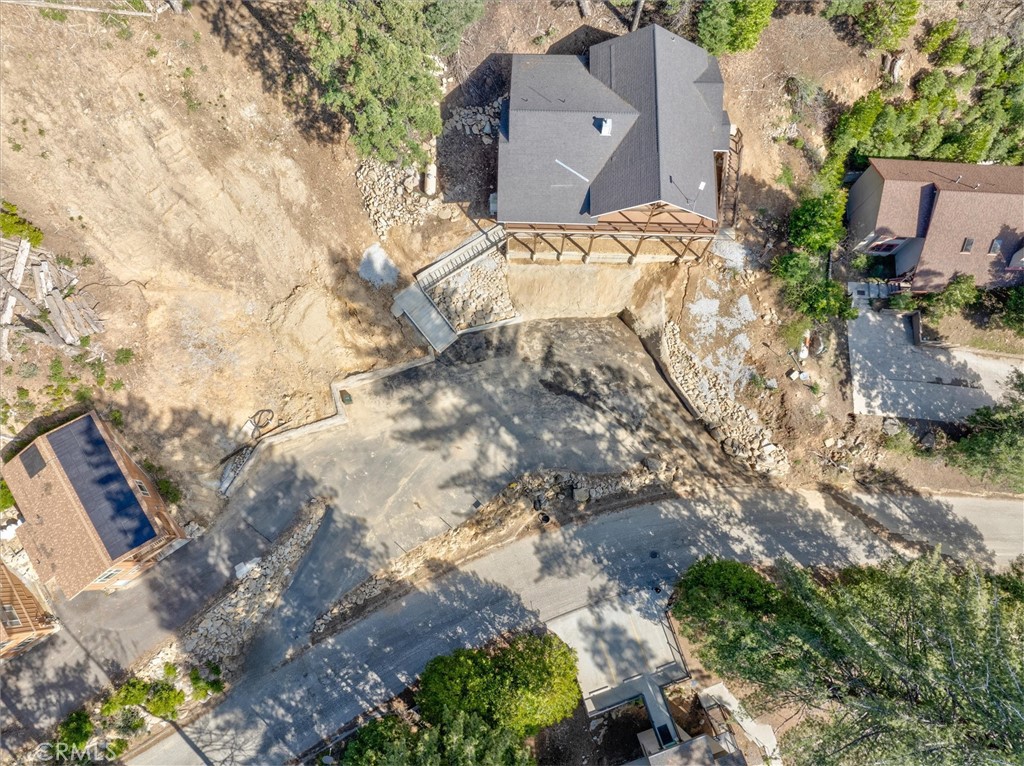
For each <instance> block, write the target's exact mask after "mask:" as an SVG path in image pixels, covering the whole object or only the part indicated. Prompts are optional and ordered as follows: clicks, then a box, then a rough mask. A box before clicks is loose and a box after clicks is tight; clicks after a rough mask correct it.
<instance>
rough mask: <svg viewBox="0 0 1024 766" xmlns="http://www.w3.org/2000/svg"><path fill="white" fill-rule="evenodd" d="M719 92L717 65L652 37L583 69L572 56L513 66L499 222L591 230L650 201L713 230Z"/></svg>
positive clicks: (619, 43) (648, 31)
mask: <svg viewBox="0 0 1024 766" xmlns="http://www.w3.org/2000/svg"><path fill="white" fill-rule="evenodd" d="M723 90H724V85H723V83H722V75H721V71H720V70H719V68H718V62H717V61H716V60H715V59H714V57H712V56H709V55H708V54H707V52H706V51H704V50H703V49H701V48H699V47H697V46H696V45H694V44H693V43H690V42H687V41H686V40H683V39H682V38H680V37H677V36H676V35H673V34H672V33H671V32H668V31H667V30H665V29H663V28H661V27H659V26H650V27H646V28H644V29H641V30H639V31H637V32H634V33H632V34H628V35H624V36H623V37H618V38H615V39H612V40H608V41H606V42H603V43H599V44H598V45H595V46H593V47H592V48H591V49H590V57H589V69H588V68H587V67H585V66H584V64H583V61H582V60H581V59H580V58H579V57H576V56H544V55H540V56H538V55H531V56H520V55H517V56H513V57H512V87H511V92H510V95H509V103H508V108H507V110H506V115H505V117H504V119H503V122H502V131H501V135H500V136H499V142H498V220H500V221H508V222H523V223H563V224H588V223H594V222H595V218H596V216H599V215H604V214H605V213H610V212H614V211H616V210H623V209H626V208H630V207H636V206H639V205H645V204H648V203H651V202H658V201H662V202H667V203H669V204H672V205H675V206H677V207H680V208H683V209H685V210H691V211H693V212H695V213H698V214H700V215H702V216H706V217H707V218H712V219H715V218H717V217H718V210H717V197H718V195H717V188H716V179H715V163H714V154H713V153H714V151H716V150H726V149H728V148H729V118H728V115H726V114H725V112H724V111H723V110H722V95H723ZM601 119H609V120H610V121H611V135H610V136H603V135H601V130H600V121H601ZM701 182H703V183H704V189H703V190H700V188H699V186H700V184H701Z"/></svg>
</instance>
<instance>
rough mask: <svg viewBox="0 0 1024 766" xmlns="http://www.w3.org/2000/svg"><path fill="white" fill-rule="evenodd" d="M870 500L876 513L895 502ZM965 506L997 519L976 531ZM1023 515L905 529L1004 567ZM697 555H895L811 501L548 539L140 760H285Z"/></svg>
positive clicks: (1001, 509) (608, 526) (623, 523)
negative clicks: (501, 646)
mask: <svg viewBox="0 0 1024 766" xmlns="http://www.w3.org/2000/svg"><path fill="white" fill-rule="evenodd" d="M868 501H869V505H870V509H869V510H872V511H873V510H876V509H878V508H880V507H884V506H885V505H886V504H887V503H888V502H889V501H886V503H879V502H878V501H875V500H874V499H870V498H869V499H868ZM960 509H963V510H964V512H965V514H966V516H967V517H978V518H979V519H983V518H984V517H986V516H987V515H989V514H995V515H998V516H999V517H1001V521H999V522H989V521H985V522H984V523H983V525H982V526H980V527H976V526H974V525H973V524H971V523H970V522H969V521H968V520H966V519H965V517H963V516H961V515H960V513H959V511H960ZM1021 513H1024V509H1022V507H1021V503H1020V502H1019V501H982V500H976V499H973V498H938V499H933V500H930V501H929V500H920V501H919V502H918V504H917V511H916V512H915V513H914V514H912V515H911V516H908V517H906V518H905V519H904V522H903V523H905V525H906V528H905V531H906V532H908V533H911V532H917V533H920V534H919V535H918V536H919V537H923V538H927V536H928V535H931V534H937V535H939V536H940V537H943V536H945V535H947V534H949V531H950V530H952V531H953V532H955V533H956V534H957V535H958V536H959V546H958V547H959V549H960V550H961V551H964V552H967V551H971V552H980V551H984V550H985V549H986V548H987V547H988V545H987V544H988V540H987V539H986V537H985V535H986V534H989V533H991V534H993V537H992V540H991V544H992V546H993V547H994V548H995V549H997V550H998V551H999V553H998V555H997V554H995V553H993V554H992V558H993V559H998V560H1000V561H1005V560H1006V559H1007V557H1008V556H1009V554H1011V553H1013V552H1014V551H1016V552H1018V553H1019V552H1022V551H1024V518H1022V517H1020V514H1021ZM913 518H917V519H918V522H917V524H916V526H915V523H914V521H913ZM1018 521H1019V522H1020V523H1017V522H1018ZM1018 531H1019V536H1018ZM652 552H656V553H657V556H656V557H652ZM703 554H715V555H723V556H729V557H734V558H738V559H761V560H764V559H773V558H776V557H779V556H792V557H793V558H794V559H795V560H797V561H799V562H801V563H803V564H816V563H828V564H833V565H835V564H842V563H847V562H866V561H875V560H879V559H881V558H884V557H886V556H888V555H890V554H891V550H890V549H889V548H888V547H887V546H886V545H885V544H884V543H882V542H881V541H880V540H879V539H878V538H876V537H874V536H873V535H871V534H869V533H868V532H867V530H866V528H865V527H864V526H863V524H861V523H860V522H859V521H857V520H855V519H854V518H853V517H852V516H850V515H849V514H848V513H847V512H846V511H844V510H843V509H842V507H841V506H839V505H838V504H837V503H836V502H835V501H833V500H832V499H831V498H829V497H827V496H823V495H820V494H818V493H814V492H803V493H792V492H783V491H766V490H761V491H750V490H745V489H742V490H733V491H725V492H722V493H720V496H719V497H718V499H716V500H686V499H680V500H674V501H670V502H665V503H660V504H657V505H652V506H645V507H640V508H634V509H630V510H627V511H622V512H619V513H616V514H610V515H608V516H604V517H599V518H597V519H595V520H594V521H592V522H590V523H588V524H585V525H578V526H572V527H567V528H565V529H562V530H554V531H546V532H545V533H543V534H541V535H539V536H537V537H534V538H528V539H525V540H521V541H518V542H516V543H514V544H512V545H509V546H507V547H505V548H503V549H501V550H499V551H496V552H495V553H492V554H490V555H488V556H486V557H484V558H481V559H479V560H477V561H475V562H472V563H471V564H469V565H467V566H465V567H463V568H462V569H461V570H459V571H458V572H455V573H453V574H452V575H450V576H447V577H445V578H443V579H442V580H440V581H438V582H436V583H434V584H432V585H431V586H430V587H428V588H425V589H424V590H422V591H418V592H416V593H413V594H411V595H409V596H408V597H406V598H404V599H402V600H401V602H399V603H396V604H393V605H391V606H390V607H388V608H387V609H384V610H381V611H379V612H377V613H374V614H372V615H370V616H369V617H368V618H367V619H365V620H364V621H362V622H360V623H358V624H356V625H354V626H353V627H351V628H350V629H348V630H347V631H344V632H343V633H340V634H338V635H336V636H334V637H332V638H331V639H328V640H327V641H325V642H323V643H321V644H318V645H317V646H315V647H314V648H312V649H311V650H310V651H308V652H306V653H305V654H303V655H301V656H300V657H299V658H298V659H296V660H294V661H292V662H291V663H289V664H286V665H284V666H282V667H279V668H277V669H275V670H273V671H272V672H264V673H263V674H261V675H252V676H250V677H248V678H246V679H245V680H244V681H242V682H241V683H240V684H239V685H238V686H236V687H235V688H234V689H233V690H232V692H231V694H229V696H228V697H227V698H226V699H225V701H224V702H223V703H222V704H221V705H220V706H219V707H218V708H216V709H215V710H214V711H213V712H212V713H211V714H210V715H209V716H207V717H205V718H204V719H202V720H201V721H199V722H197V723H196V724H195V725H192V726H188V727H186V728H185V730H184V732H183V733H182V735H181V736H179V735H175V736H172V737H169V738H168V739H165V740H163V741H162V742H160V743H159V744H158V745H156V746H155V747H153V748H152V749H150V750H149V751H147V752H145V753H143V754H141V755H140V756H139V757H138V758H137V759H136V760H134V761H133V763H136V764H154V765H156V764H161V765H170V764H174V765H176V764H193V763H204V762H213V763H257V762H259V763H280V762H283V761H285V760H286V759H288V758H289V757H291V756H292V755H294V754H295V753H298V752H301V751H302V750H304V749H305V748H307V747H310V746H311V745H313V744H315V742H316V741H317V740H318V739H319V738H320V737H322V736H325V735H328V734H330V733H332V732H333V731H335V730H336V729H337V728H338V727H340V726H341V725H343V724H345V723H346V722H347V721H349V720H351V719H352V718H353V717H355V715H357V714H358V713H360V712H362V711H364V710H366V709H368V708H372V707H374V706H376V705H378V704H380V703H382V702H383V701H385V700H386V699H389V698H390V697H392V696H393V695H394V694H396V693H398V692H400V691H401V690H402V689H403V688H405V687H406V686H407V685H408V684H409V683H410V682H411V681H412V680H413V679H414V678H415V677H416V675H417V674H418V673H419V672H420V671H421V670H422V669H423V667H424V666H425V664H426V662H427V661H428V660H429V659H430V658H432V657H434V656H436V655H438V654H442V653H446V652H449V651H451V650H452V649H454V648H456V647H459V646H472V645H479V644H482V643H484V642H486V641H487V640H489V639H490V638H492V637H494V636H495V635H497V634H498V633H500V632H502V631H505V630H508V629H512V628H517V627H523V626H527V625H530V624H534V623H537V622H544V621H547V620H551V619H553V618H555V617H557V616H559V615H563V614H566V613H568V612H571V611H573V610H576V609H579V608H583V607H586V606H588V605H590V604H596V603H598V602H601V601H603V600H606V599H607V598H609V597H610V596H612V595H617V596H618V597H619V598H622V599H625V600H626V602H627V603H629V604H630V605H631V606H633V607H634V608H636V609H638V610H644V609H647V610H650V609H663V608H664V601H663V600H662V601H652V600H651V599H650V596H649V594H650V592H651V591H652V590H653V588H654V587H656V586H665V585H668V584H670V583H671V582H673V580H674V579H675V577H676V575H677V573H678V572H680V571H681V570H682V569H683V568H685V567H686V566H688V565H689V564H690V563H692V562H693V561H694V560H695V559H696V558H697V557H699V556H701V555H703ZM663 593H667V589H665V588H663ZM652 604H653V606H652ZM614 651H615V649H614V647H609V653H612V652H614Z"/></svg>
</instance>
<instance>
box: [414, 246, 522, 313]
mask: <svg viewBox="0 0 1024 766" xmlns="http://www.w3.org/2000/svg"><path fill="white" fill-rule="evenodd" d="M430 297H431V299H432V300H433V301H434V305H436V306H437V308H438V310H439V311H440V312H441V313H442V314H444V315H445V317H447V319H448V321H449V322H451V324H452V327H454V328H455V329H456V330H466V329H469V328H471V327H479V326H480V325H483V324H488V323H489V322H499V321H501V320H502V319H511V318H512V317H514V316H516V315H517V314H518V312H517V311H516V307H515V304H513V303H512V295H511V294H510V293H509V289H508V262H507V261H506V260H505V257H504V256H503V255H500V254H499V253H487V254H486V255H482V256H480V257H479V258H477V259H476V260H475V261H473V262H472V263H471V264H470V265H469V266H467V267H465V268H462V269H459V270H458V271H456V272H455V273H454V274H452V275H451V276H449V277H447V278H445V279H443V280H441V281H440V282H438V283H437V284H436V285H434V286H433V287H432V288H431V295H430Z"/></svg>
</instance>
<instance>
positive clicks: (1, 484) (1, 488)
mask: <svg viewBox="0 0 1024 766" xmlns="http://www.w3.org/2000/svg"><path fill="white" fill-rule="evenodd" d="M13 507H14V495H12V494H11V488H10V487H8V486H7V482H6V481H4V480H3V479H0V511H6V510H7V509H8V508H13Z"/></svg>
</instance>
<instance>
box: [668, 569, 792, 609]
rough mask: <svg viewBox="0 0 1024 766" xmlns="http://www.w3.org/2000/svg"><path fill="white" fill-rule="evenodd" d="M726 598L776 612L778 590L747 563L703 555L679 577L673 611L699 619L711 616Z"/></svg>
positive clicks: (740, 603) (754, 607)
mask: <svg viewBox="0 0 1024 766" xmlns="http://www.w3.org/2000/svg"><path fill="white" fill-rule="evenodd" d="M726 602H730V603H735V604H738V605H739V606H741V607H742V608H743V609H745V610H746V611H748V612H754V613H755V614H759V615H768V614H773V613H774V611H775V608H776V606H777V604H778V590H777V589H776V587H775V586H774V585H772V584H771V583H770V582H769V581H768V580H766V579H765V578H764V577H762V576H761V575H760V574H758V573H757V571H756V570H754V569H752V568H751V567H750V566H749V565H748V564H741V563H740V562H738V561H728V560H726V559H716V558H712V557H711V556H704V557H703V558H700V559H698V560H697V561H696V562H694V563H693V564H692V565H691V566H690V567H689V568H688V569H687V570H686V572H685V573H684V574H683V576H682V577H681V578H679V582H678V583H677V584H676V589H675V595H674V603H673V606H672V614H673V615H674V616H675V617H676V618H677V619H697V620H699V619H702V618H707V617H711V616H712V615H713V614H714V613H715V611H716V610H717V608H718V607H719V605H721V604H723V603H726Z"/></svg>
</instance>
